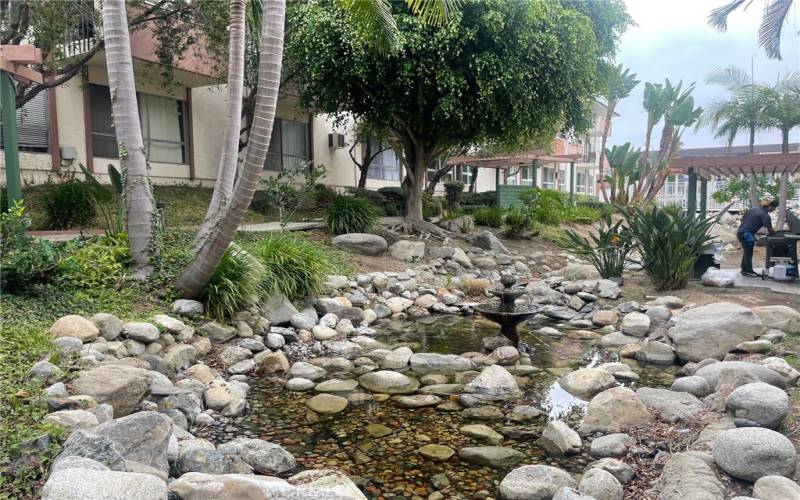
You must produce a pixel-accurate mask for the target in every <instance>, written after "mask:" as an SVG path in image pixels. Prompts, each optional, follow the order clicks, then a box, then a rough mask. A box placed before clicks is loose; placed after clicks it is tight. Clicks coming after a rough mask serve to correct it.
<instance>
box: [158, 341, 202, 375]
mask: <svg viewBox="0 0 800 500" xmlns="http://www.w3.org/2000/svg"><path fill="white" fill-rule="evenodd" d="M196 359H197V349H195V348H194V346H191V345H188V344H173V345H171V346H169V347H167V350H166V352H165V353H164V362H165V363H167V366H168V367H169V368H170V370H172V371H176V372H177V371H180V370H184V369H186V368H189V367H190V366H192V364H194V362H195V360H196Z"/></svg>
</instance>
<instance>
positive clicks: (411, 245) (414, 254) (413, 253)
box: [389, 240, 425, 262]
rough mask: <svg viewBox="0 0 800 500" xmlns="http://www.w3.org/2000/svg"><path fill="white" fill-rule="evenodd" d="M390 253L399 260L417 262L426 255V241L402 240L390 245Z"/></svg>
mask: <svg viewBox="0 0 800 500" xmlns="http://www.w3.org/2000/svg"><path fill="white" fill-rule="evenodd" d="M389 253H390V254H391V255H392V257H394V258H395V259H398V260H402V261H404V262H416V261H418V260H420V259H422V258H423V257H424V256H425V242H424V241H408V240H400V241H398V242H397V243H394V244H392V246H390V247H389Z"/></svg>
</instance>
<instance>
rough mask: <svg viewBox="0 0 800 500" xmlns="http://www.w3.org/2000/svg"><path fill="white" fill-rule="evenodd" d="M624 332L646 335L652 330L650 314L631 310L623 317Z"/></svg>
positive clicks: (626, 333) (631, 334) (637, 335)
mask: <svg viewBox="0 0 800 500" xmlns="http://www.w3.org/2000/svg"><path fill="white" fill-rule="evenodd" d="M620 329H621V330H622V333H624V334H625V335H630V336H632V337H646V336H647V333H648V332H649V331H650V316H648V315H646V314H642V313H640V312H635V311H634V312H630V313H628V314H626V315H625V317H624V318H622V324H621V325H620Z"/></svg>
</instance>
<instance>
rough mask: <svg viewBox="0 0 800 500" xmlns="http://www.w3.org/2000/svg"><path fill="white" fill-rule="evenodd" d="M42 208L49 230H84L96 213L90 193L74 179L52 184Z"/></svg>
mask: <svg viewBox="0 0 800 500" xmlns="http://www.w3.org/2000/svg"><path fill="white" fill-rule="evenodd" d="M44 206H45V211H46V212H47V219H48V221H49V222H48V226H49V227H50V229H70V228H73V227H79V228H85V227H87V226H88V224H89V222H91V221H92V219H94V216H95V213H96V208H95V204H94V200H93V199H92V193H91V192H90V191H89V189H88V188H87V186H86V185H85V184H84V183H82V182H80V181H78V180H74V179H73V180H69V181H67V182H64V183H61V184H54V185H53V186H52V187H51V189H50V193H49V194H48V196H47V199H46V200H45V205H44Z"/></svg>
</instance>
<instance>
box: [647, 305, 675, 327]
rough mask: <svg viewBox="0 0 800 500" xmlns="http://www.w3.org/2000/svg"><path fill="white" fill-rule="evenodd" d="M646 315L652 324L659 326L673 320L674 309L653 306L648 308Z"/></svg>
mask: <svg viewBox="0 0 800 500" xmlns="http://www.w3.org/2000/svg"><path fill="white" fill-rule="evenodd" d="M645 314H647V316H648V317H649V318H650V322H651V324H652V323H656V324H659V323H664V322H666V321H669V320H670V318H672V309H670V308H669V307H667V306H653V307H648V308H647V311H645Z"/></svg>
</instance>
